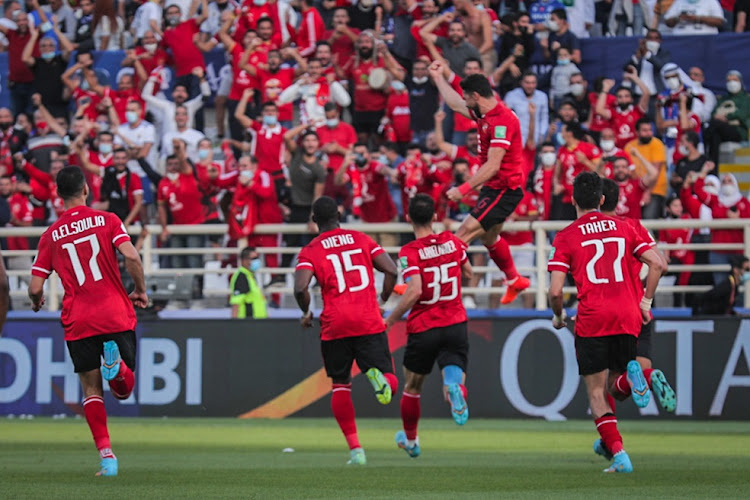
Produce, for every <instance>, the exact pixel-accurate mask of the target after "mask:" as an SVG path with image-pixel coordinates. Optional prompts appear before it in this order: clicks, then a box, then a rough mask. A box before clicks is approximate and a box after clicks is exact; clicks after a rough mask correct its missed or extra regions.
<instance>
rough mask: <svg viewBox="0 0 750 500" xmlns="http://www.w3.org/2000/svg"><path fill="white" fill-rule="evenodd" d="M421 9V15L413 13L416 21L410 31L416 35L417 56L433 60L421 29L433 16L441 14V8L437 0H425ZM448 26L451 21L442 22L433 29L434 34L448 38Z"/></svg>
mask: <svg viewBox="0 0 750 500" xmlns="http://www.w3.org/2000/svg"><path fill="white" fill-rule="evenodd" d="M420 10H421V16H414V15H413V14H412V18H413V19H414V22H413V23H412V25H411V30H410V31H411V35H412V36H413V37H414V40H415V41H416V42H417V52H416V55H417V58H418V59H419V58H422V59H427V60H431V59H432V57H431V55H430V50H429V49H428V48H427V45H425V43H424V41H423V40H422V37H421V35H420V34H419V30H421V29H422V28H423V27H424V25H425V24H427V23H428V22H430V20H431V19H432V18H434V17H436V16H437V15H438V14H439V12H440V8H439V7H438V5H437V3H436V2H435V0H425V1H424V2H422V5H421V9H420ZM418 17H419V18H418ZM448 26H449V23H442V24H440V26H438V27H437V28H435V29H434V30H433V31H432V34H434V35H437V36H439V37H443V38H448ZM438 50H440V49H438Z"/></svg>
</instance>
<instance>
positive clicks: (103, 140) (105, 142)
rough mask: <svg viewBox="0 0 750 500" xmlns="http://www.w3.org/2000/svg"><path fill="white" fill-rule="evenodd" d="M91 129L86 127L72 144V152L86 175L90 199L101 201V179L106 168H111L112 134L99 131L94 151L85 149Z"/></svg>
mask: <svg viewBox="0 0 750 500" xmlns="http://www.w3.org/2000/svg"><path fill="white" fill-rule="evenodd" d="M91 130H92V128H91V127H87V128H86V129H85V130H84V132H83V133H82V134H80V135H79V136H78V137H77V138H76V140H75V141H74V142H73V150H74V151H75V152H76V153H77V155H78V157H79V161H80V165H81V169H82V170H83V171H84V174H86V182H87V183H88V185H89V187H90V189H91V199H93V200H99V199H101V188H102V179H103V178H104V173H105V172H106V170H107V167H111V166H112V159H113V154H112V151H113V149H114V135H113V134H112V132H108V131H101V132H99V133H98V134H96V141H95V142H94V145H95V147H96V150H95V151H90V150H89V149H88V148H87V147H86V139H87V137H88V135H89V133H90V132H91Z"/></svg>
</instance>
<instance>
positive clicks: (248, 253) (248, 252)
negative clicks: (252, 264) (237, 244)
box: [240, 247, 255, 260]
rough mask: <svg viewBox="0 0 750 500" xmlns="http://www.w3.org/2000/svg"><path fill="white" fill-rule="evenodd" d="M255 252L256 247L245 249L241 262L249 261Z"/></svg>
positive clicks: (241, 255) (241, 254)
mask: <svg viewBox="0 0 750 500" xmlns="http://www.w3.org/2000/svg"><path fill="white" fill-rule="evenodd" d="M253 252H255V247H245V248H243V249H242V251H241V252H240V260H246V259H249V258H250V256H251V255H252V254H253Z"/></svg>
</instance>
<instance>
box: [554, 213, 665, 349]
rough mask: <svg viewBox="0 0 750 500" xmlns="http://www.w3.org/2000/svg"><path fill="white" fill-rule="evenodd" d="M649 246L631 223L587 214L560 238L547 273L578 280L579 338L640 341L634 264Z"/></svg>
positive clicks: (577, 328)
mask: <svg viewBox="0 0 750 500" xmlns="http://www.w3.org/2000/svg"><path fill="white" fill-rule="evenodd" d="M650 243H651V242H650V241H648V240H647V239H645V238H644V237H643V236H642V234H638V232H636V231H635V230H634V229H633V227H632V226H631V225H630V224H628V223H627V222H624V221H622V220H617V219H614V218H612V217H607V216H606V215H602V214H601V213H599V212H589V213H587V214H585V215H582V216H581V217H579V218H578V219H576V220H575V221H574V222H572V223H571V224H570V225H569V226H568V227H566V228H565V229H563V230H562V231H560V232H559V233H557V235H556V236H555V241H554V243H553V250H552V253H551V255H550V259H549V263H548V265H547V268H548V270H549V271H550V272H552V271H560V272H564V273H568V272H570V273H571V274H572V275H573V279H574V281H575V284H576V287H577V288H578V302H579V304H578V312H577V319H576V328H575V329H576V335H577V336H580V337H603V336H607V335H621V334H628V335H633V336H638V334H639V333H640V331H641V313H640V309H639V301H640V299H641V297H639V296H637V294H636V290H635V287H634V286H633V281H634V279H633V276H631V274H632V273H633V272H634V271H633V266H631V265H630V259H631V256H633V257H634V258H636V259H638V258H639V257H640V256H641V255H643V253H644V252H646V251H647V250H649V249H650V248H651V244H650ZM626 259H627V260H626ZM602 285H605V286H602Z"/></svg>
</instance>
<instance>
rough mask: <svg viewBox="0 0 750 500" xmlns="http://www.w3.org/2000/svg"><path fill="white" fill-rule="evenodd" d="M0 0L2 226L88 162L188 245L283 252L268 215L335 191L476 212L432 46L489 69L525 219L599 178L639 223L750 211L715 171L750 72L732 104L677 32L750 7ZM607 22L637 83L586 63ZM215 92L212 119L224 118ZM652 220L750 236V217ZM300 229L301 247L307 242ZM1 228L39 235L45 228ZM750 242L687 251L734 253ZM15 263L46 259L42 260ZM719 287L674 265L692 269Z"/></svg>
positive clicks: (715, 259) (339, 196)
mask: <svg viewBox="0 0 750 500" xmlns="http://www.w3.org/2000/svg"><path fill="white" fill-rule="evenodd" d="M569 4H570V5H569ZM3 7H4V14H3V17H2V19H1V20H0V33H2V37H1V38H0V46H1V47H3V48H4V50H7V52H8V60H9V74H8V78H7V82H8V87H9V91H10V99H11V105H10V109H7V108H3V109H0V164H1V165H0V169H1V170H2V176H1V177H0V196H1V197H2V198H1V199H0V223H7V225H10V226H16V227H18V226H31V225H34V226H46V225H48V224H49V223H50V222H51V221H53V220H55V218H56V217H57V216H58V215H59V214H60V211H61V210H62V204H61V203H60V200H59V199H58V198H57V196H56V189H55V175H56V173H57V171H59V170H60V169H61V168H62V167H63V166H65V165H66V164H69V165H78V166H80V167H81V168H82V169H83V170H84V171H85V173H86V175H87V178H88V181H89V184H90V185H91V200H90V202H91V205H92V206H94V207H96V208H100V209H103V210H109V211H112V212H114V213H116V214H117V215H118V216H119V217H120V218H121V219H122V220H123V222H125V223H126V224H128V225H130V224H137V223H146V222H152V223H158V224H161V225H162V227H163V230H162V231H161V233H160V234H158V235H149V234H148V233H147V232H146V231H145V230H144V231H143V232H142V233H141V236H140V240H141V241H143V239H144V238H148V237H155V238H156V240H157V241H158V243H159V244H160V245H165V246H169V247H178V248H185V247H193V248H197V247H205V246H206V245H208V244H211V245H214V246H222V245H240V246H241V247H244V246H246V245H250V246H255V247H276V246H280V245H281V241H280V239H281V238H280V237H277V236H274V235H258V234H255V233H254V228H255V226H256V225H257V224H262V223H280V222H283V221H287V222H293V223H307V224H308V225H309V226H310V230H311V232H313V231H314V230H315V228H314V224H313V223H312V222H311V219H310V207H311V205H312V203H313V201H314V200H315V199H316V198H317V197H318V196H321V195H322V194H326V195H329V196H332V197H334V198H335V199H336V200H337V201H338V203H339V204H340V209H341V213H342V216H343V217H348V218H351V219H354V220H361V221H363V222H365V223H379V222H392V221H398V220H403V216H404V211H405V209H406V207H407V205H408V200H409V198H410V197H411V196H414V194H416V193H428V194H430V195H432V196H433V197H434V198H435V200H436V201H437V206H438V207H439V216H440V217H441V218H442V219H443V220H444V221H446V222H447V223H449V224H450V223H451V221H460V220H462V218H463V217H465V216H466V215H467V213H468V211H469V208H470V207H471V206H472V203H473V201H474V200H473V199H472V196H474V195H472V194H469V195H468V196H467V197H466V198H465V199H464V200H462V202H460V203H452V202H448V200H447V199H446V198H445V196H444V193H445V192H446V191H447V190H448V189H449V188H450V187H451V186H453V185H454V184H456V183H458V184H460V183H462V182H463V179H465V178H466V177H467V176H470V175H472V174H473V173H474V172H475V171H476V169H477V168H478V167H479V160H478V154H477V153H478V152H477V148H478V144H477V137H476V129H475V124H474V123H473V122H472V121H470V120H468V119H466V118H464V117H463V116H459V115H455V114H454V113H452V112H451V111H450V110H449V109H447V108H446V107H444V106H443V105H442V103H441V99H440V96H439V93H438V92H437V90H436V87H435V85H434V84H433V82H432V77H431V74H430V72H431V71H434V70H435V69H434V68H433V69H432V70H431V69H430V64H431V62H432V61H434V60H436V59H441V60H444V61H445V62H446V64H444V65H443V67H444V71H445V73H446V74H445V76H446V77H447V79H448V81H449V82H450V83H451V84H452V85H453V86H454V87H455V88H457V89H459V88H460V87H459V86H458V84H459V83H460V81H461V79H462V78H464V77H466V76H468V75H471V74H476V73H483V74H485V75H487V76H488V78H489V79H490V81H491V83H492V85H493V86H495V88H496V90H497V92H498V98H500V99H503V100H504V102H505V103H506V105H507V106H508V107H510V108H511V109H512V110H513V111H514V112H515V113H516V114H517V115H518V117H519V119H520V122H521V126H522V131H523V138H524V141H525V142H524V151H525V161H526V168H527V170H526V172H527V177H528V188H527V194H526V197H525V198H524V200H523V201H522V202H521V204H520V205H519V207H518V209H517V210H516V213H515V214H514V215H513V216H512V218H513V219H515V220H535V219H542V220H548V219H551V220H572V219H573V218H574V217H575V210H574V208H573V205H572V199H571V195H572V182H573V179H574V177H575V176H576V175H577V174H578V173H580V172H582V171H585V170H593V171H596V172H598V173H599V174H600V175H602V176H606V177H610V178H613V179H615V180H616V181H617V183H618V184H619V185H620V191H621V195H620V202H619V204H618V207H617V213H618V214H620V215H623V216H626V217H634V218H644V219H654V218H662V217H669V218H701V219H708V218H712V217H713V218H736V217H750V203H749V202H748V200H747V199H746V198H745V196H743V194H742V193H741V192H740V190H739V186H738V183H737V180H736V179H735V178H734V176H732V175H731V174H723V175H719V159H720V150H721V145H722V144H723V143H727V142H735V143H741V142H744V141H747V139H748V129H749V128H750V95H748V93H747V92H746V88H745V85H744V82H743V78H742V75H741V74H740V73H738V72H737V71H730V72H728V73H727V74H726V75H725V80H726V92H725V93H722V95H720V96H715V95H714V94H713V93H712V92H711V91H710V90H708V89H707V88H705V87H703V82H704V81H705V75H704V74H703V71H702V70H701V68H700V67H697V66H696V67H691V68H680V67H679V66H678V65H676V64H675V63H673V62H672V61H671V56H670V53H669V52H668V51H666V50H665V49H664V48H663V47H662V35H667V34H670V35H687V34H692V35H695V34H706V35H708V34H714V33H717V32H719V31H738V32H741V31H747V30H750V27H749V26H748V19H747V17H748V12H749V11H750V1H748V0H736V1H734V0H722V1H721V2H719V1H718V0H658V1H656V2H653V1H646V0H640V1H639V2H631V1H629V0H614V1H608V0H607V1H604V0H602V1H597V2H595V1H594V0H582V1H576V2H566V3H564V4H563V3H560V2H558V1H557V0H538V1H536V2H533V1H532V2H526V3H523V2H517V1H515V0H504V1H501V2H494V1H493V2H489V1H487V0H452V2H451V1H450V0H448V1H445V0H438V1H436V0H424V1H422V2H421V3H418V2H417V1H416V0H397V1H394V0H321V1H315V0H291V1H287V0H245V1H244V2H242V3H237V2H236V1H235V0H216V1H211V2H208V0H194V1H192V2H191V1H190V0H166V2H165V1H163V0H161V1H160V0H146V1H143V2H141V1H123V0H120V1H114V0H96V1H93V0H77V1H73V2H70V3H68V1H67V0H48V3H47V4H46V5H40V3H39V0H27V1H26V3H25V4H24V3H22V2H20V1H18V0H8V1H6V2H5V3H4V5H3ZM600 35H607V36H618V35H636V36H638V37H640V38H639V41H638V42H636V47H635V51H634V53H633V54H632V57H630V58H629V59H628V60H625V61H622V63H623V73H622V78H621V79H620V80H619V81H615V80H611V79H607V78H603V77H599V76H598V75H584V74H582V72H581V71H580V69H579V68H578V66H577V64H580V62H581V57H582V54H581V44H580V40H581V39H582V38H586V37H589V36H600ZM102 50H124V51H126V52H125V57H124V59H123V60H122V69H121V70H120V71H119V72H118V73H117V75H116V77H114V78H112V81H110V80H109V78H108V76H107V75H105V74H104V73H103V72H102V71H101V68H99V67H97V63H96V62H97V57H98V55H97V54H98V53H97V52H95V51H102ZM213 50H222V51H224V52H225V55H226V61H227V64H226V66H225V67H224V68H223V69H222V70H221V71H220V72H219V75H220V83H219V85H218V91H217V92H216V93H215V94H216V95H215V96H212V89H211V87H210V86H209V84H208V82H207V80H206V65H205V61H204V53H207V52H210V51H213ZM535 54H536V56H537V57H542V58H543V60H544V61H545V62H546V66H544V65H542V66H539V65H537V66H535V67H537V68H539V67H547V68H548V69H549V70H548V71H547V70H545V71H544V72H543V73H541V72H540V74H536V73H534V72H533V71H532V70H531V62H530V61H531V57H532V55H535ZM172 75H173V76H172ZM212 98H213V106H215V123H214V121H213V120H210V122H211V123H207V122H208V121H209V120H207V117H208V116H214V115H208V114H207V113H205V112H204V111H205V110H204V105H206V103H207V102H208V101H209V100H210V99H212ZM209 131H211V134H210V135H209V136H207V135H205V133H207V132H209ZM218 223H227V224H228V227H229V230H228V234H227V235H226V237H210V238H207V237H205V236H204V235H189V236H184V235H176V234H170V232H169V230H168V226H169V225H170V224H173V225H180V224H218ZM376 236H377V238H378V240H379V242H380V243H381V244H383V245H388V246H392V245H398V244H399V243H400V241H399V240H398V238H397V237H396V236H394V235H393V234H378V235H376ZM656 236H657V237H658V239H659V240H661V241H664V242H667V243H681V242H688V241H694V242H709V241H713V242H715V243H728V242H741V241H743V233H742V231H741V230H716V231H713V232H709V231H708V230H700V231H691V230H677V229H673V230H665V231H661V232H659V233H658V235H656ZM503 237H505V238H507V239H508V241H509V243H510V244H511V245H513V246H517V247H523V246H524V245H531V244H532V241H533V235H532V234H531V232H525V233H522V232H518V233H504V234H503ZM285 238H286V245H289V246H299V245H301V244H304V243H305V242H306V241H308V240H307V237H306V236H305V235H288V236H286V237H285ZM3 244H4V248H6V249H11V250H24V249H30V248H33V247H34V245H35V241H34V240H33V239H28V238H21V237H12V238H6V239H5V241H4V243H3ZM735 253H740V251H739V250H737V251H735V250H717V251H712V252H702V253H694V252H691V251H686V250H674V251H671V252H669V255H668V257H669V261H670V262H671V263H682V264H690V263H695V262H697V263H700V262H702V261H705V262H710V263H713V264H719V263H721V264H726V263H728V262H729V261H730V258H731V257H732V255H733V254H735ZM292 258H293V255H291V254H286V255H285V256H284V258H283V259H280V258H278V257H277V256H276V255H274V254H266V255H265V263H264V265H265V267H269V268H274V267H277V266H284V267H286V266H289V265H290V263H291V260H292ZM203 259H204V257H203V256H202V255H199V254H195V255H180V256H174V257H171V258H169V259H163V261H162V262H161V265H162V266H166V267H170V266H171V267H175V268H180V267H193V268H196V267H202V265H203ZM475 259H476V261H475V263H483V262H484V260H483V259H484V256H483V255H481V254H476V255H475ZM529 259H531V262H530V264H528V265H529V266H531V265H533V252H528V251H526V252H524V251H522V250H519V251H518V252H517V253H516V261H517V262H519V261H520V262H527V261H528V260H529ZM9 266H10V267H11V268H20V269H28V267H29V259H24V258H16V259H12V262H9ZM525 274H528V273H525ZM717 278H718V277H717ZM703 279H705V276H698V275H696V276H691V275H690V273H686V272H682V273H680V274H679V276H678V277H677V281H678V283H679V284H688V283H698V282H700V280H703ZM284 280H285V278H284V275H275V276H273V279H272V281H273V282H274V283H277V282H283V281H284ZM493 281H494V280H493ZM719 281H720V280H719ZM197 290H198V291H199V290H200V283H198V284H197ZM277 300H278V297H276V299H275V301H274V303H272V305H275V302H276V301H277ZM683 301H684V297H682V296H680V295H676V296H675V303H676V304H678V305H679V304H682V303H683ZM467 305H469V306H471V305H473V299H472V298H471V297H467Z"/></svg>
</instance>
